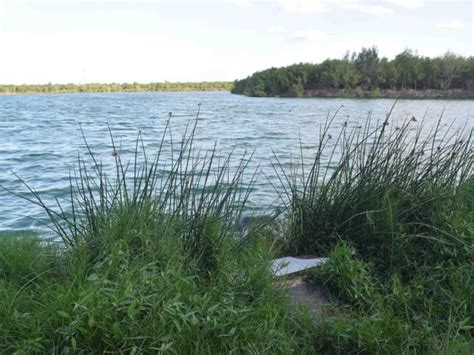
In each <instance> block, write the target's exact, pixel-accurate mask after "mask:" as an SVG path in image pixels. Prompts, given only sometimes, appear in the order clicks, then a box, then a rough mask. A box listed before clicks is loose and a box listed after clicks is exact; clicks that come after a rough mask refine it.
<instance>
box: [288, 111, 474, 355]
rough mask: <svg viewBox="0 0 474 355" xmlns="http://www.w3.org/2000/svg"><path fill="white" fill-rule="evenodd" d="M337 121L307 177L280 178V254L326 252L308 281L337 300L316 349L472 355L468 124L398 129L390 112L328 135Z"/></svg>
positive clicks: (473, 181) (409, 123)
mask: <svg viewBox="0 0 474 355" xmlns="http://www.w3.org/2000/svg"><path fill="white" fill-rule="evenodd" d="M335 117H336V116H334V117H332V119H330V120H328V122H327V123H326V125H325V126H324V127H322V130H321V135H320V137H319V146H318V149H317V153H316V156H315V160H314V163H313V165H312V168H311V170H310V172H309V173H308V174H307V175H306V176H303V179H300V176H301V175H303V174H301V171H300V172H298V174H295V172H292V173H291V172H290V173H286V172H284V173H283V174H282V179H281V180H282V181H283V182H284V183H285V185H286V191H287V194H286V200H287V201H288V202H287V204H288V206H289V211H288V219H289V220H288V231H289V235H288V240H287V244H286V252H287V253H294V254H316V255H325V256H326V255H329V256H330V259H329V262H327V263H326V264H325V265H323V266H322V267H321V268H318V269H317V270H316V271H315V272H314V273H313V275H312V277H311V278H312V280H313V281H314V282H316V283H317V284H319V285H325V286H326V287H327V288H328V289H329V290H330V291H331V293H332V294H333V295H334V298H335V299H334V300H335V302H336V303H337V304H338V305H339V308H337V311H336V312H335V315H333V316H328V317H327V318H325V319H324V320H323V322H322V323H321V324H320V327H319V328H318V329H319V332H320V338H319V339H320V343H319V346H320V347H319V350H320V351H322V352H334V351H335V352H341V353H345V352H362V353H367V352H368V353H404V352H428V353H439V352H440V353H445V352H448V353H449V352H451V353H469V349H471V350H472V345H473V340H472V339H473V329H474V318H473V315H474V302H473V301H472V300H473V298H472V293H473V292H474V268H473V265H474V248H473V246H474V224H473V221H474V218H473V217H474V205H473V201H474V199H473V196H474V195H473V191H474V190H473V188H474V176H473V162H474V154H473V144H472V127H468V126H465V127H464V128H461V129H457V130H455V129H452V128H450V127H448V128H446V126H445V125H444V124H443V121H442V118H440V119H439V121H438V122H437V124H436V125H435V126H434V127H433V128H432V129H428V128H427V126H426V124H425V122H421V123H420V124H419V125H418V123H416V119H415V118H413V117H412V118H408V119H407V120H406V121H404V122H403V123H402V124H400V125H399V126H398V127H397V124H396V123H395V122H392V120H391V118H390V113H389V114H388V115H387V117H386V120H385V121H384V122H373V121H371V120H370V119H369V120H368V121H367V123H366V125H365V127H362V128H353V129H352V128H348V127H343V128H342V129H341V132H340V134H339V135H338V136H337V137H331V136H330V135H329V133H328V131H329V128H330V126H331V125H332V124H333V121H334V119H335ZM330 143H333V145H332V147H331V148H330V149H329V152H328V146H329V144H330ZM328 156H329V161H323V157H328Z"/></svg>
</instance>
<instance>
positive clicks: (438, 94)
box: [303, 89, 474, 100]
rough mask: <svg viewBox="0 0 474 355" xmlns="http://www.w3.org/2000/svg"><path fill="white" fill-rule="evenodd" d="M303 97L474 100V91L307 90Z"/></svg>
mask: <svg viewBox="0 0 474 355" xmlns="http://www.w3.org/2000/svg"><path fill="white" fill-rule="evenodd" d="M303 97H335V98H384V99H416V100H423V99H427V100H429V99H448V100H472V99H474V91H469V90H462V89H449V90H435V89H426V90H414V89H408V90H391V89H382V90H380V89H377V90H372V91H369V90H358V89H339V90H338V89H332V90H305V92H304V94H303Z"/></svg>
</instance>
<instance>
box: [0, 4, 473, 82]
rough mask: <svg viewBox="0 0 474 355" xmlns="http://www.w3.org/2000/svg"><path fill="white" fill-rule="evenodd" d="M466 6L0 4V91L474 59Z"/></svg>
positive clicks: (470, 8)
mask: <svg viewBox="0 0 474 355" xmlns="http://www.w3.org/2000/svg"><path fill="white" fill-rule="evenodd" d="M473 11H474V6H473V1H472V0H464V1H459V0H450V1H449V0H445V1H437V0H425V1H423V0H407V1H406V0H386V1H384V0H380V1H376V0H372V1H370V0H354V1H349V0H214V1H212V0H208V1H197V0H196V1H191V0H187V1H185V0H173V1H165V0H163V1H160V0H154V1H152V0H149V1H109V0H94V1H69V0H61V1H23V0H0V83H2V84H6V83H12V84H22V83H32V84H33V83H48V82H53V83H68V82H74V83H82V82H84V81H85V82H134V81H137V82H151V81H165V80H167V81H205V80H208V81H214V80H234V79H237V78H242V77H245V76H247V75H249V74H251V73H252V72H254V71H256V70H261V69H265V68H268V67H272V66H283V65H288V64H293V63H295V62H320V61H322V60H324V59H326V58H328V57H330V58H341V57H342V56H343V55H344V53H345V52H346V51H347V50H350V51H358V50H360V49H361V48H362V47H364V46H365V47H368V46H372V45H376V46H377V47H378V49H379V53H380V55H381V56H387V57H389V58H392V57H394V56H395V55H396V54H398V53H399V52H401V51H403V50H404V49H405V48H407V47H408V48H411V49H414V50H418V53H419V54H421V55H427V56H437V55H441V54H443V53H444V52H446V51H447V50H451V51H454V52H456V53H458V54H462V55H465V56H469V55H473V49H474V44H473V42H474V33H473V32H474V29H473V16H474V14H473Z"/></svg>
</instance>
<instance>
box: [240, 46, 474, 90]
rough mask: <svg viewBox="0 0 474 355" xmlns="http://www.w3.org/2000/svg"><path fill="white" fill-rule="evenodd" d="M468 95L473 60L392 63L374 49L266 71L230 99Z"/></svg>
mask: <svg viewBox="0 0 474 355" xmlns="http://www.w3.org/2000/svg"><path fill="white" fill-rule="evenodd" d="M409 89H412V90H429V89H434V90H450V89H461V90H466V91H471V92H472V91H473V90H474V57H472V56H471V57H468V58H465V57H462V56H458V55H456V54H454V53H451V52H447V53H446V54H445V55H443V56H441V57H435V58H429V57H423V56H420V55H418V54H417V53H416V52H414V51H412V50H409V49H406V50H405V51H403V52H402V53H400V54H398V55H397V56H396V57H395V58H394V59H393V60H388V59H387V58H380V57H379V54H378V51H377V48H376V47H372V48H363V49H362V50H361V51H360V52H359V53H353V54H352V55H351V54H350V53H347V54H346V55H345V56H344V58H343V59H327V60H325V61H324V62H322V63H320V64H309V63H300V64H294V65H290V66H288V67H283V68H271V69H267V70H264V71H260V72H257V73H254V74H252V75H251V76H249V77H247V78H246V79H243V80H237V81H235V82H234V87H233V89H232V93H234V94H243V95H247V96H291V97H299V96H303V95H305V93H306V92H308V91H311V90H339V91H344V90H349V91H351V90H352V91H354V92H356V93H357V92H358V91H360V92H361V96H362V94H363V93H367V92H368V93H369V94H372V95H371V96H378V95H379V93H380V90H399V91H403V90H409Z"/></svg>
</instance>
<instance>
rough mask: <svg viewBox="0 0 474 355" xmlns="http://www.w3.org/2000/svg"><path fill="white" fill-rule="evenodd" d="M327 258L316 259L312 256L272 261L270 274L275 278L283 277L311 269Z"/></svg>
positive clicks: (288, 257)
mask: <svg viewBox="0 0 474 355" xmlns="http://www.w3.org/2000/svg"><path fill="white" fill-rule="evenodd" d="M326 260H327V258H316V257H313V256H299V257H291V256H287V257H284V258H279V259H275V260H273V263H272V272H273V274H274V275H275V276H277V277H279V276H285V275H290V274H295V273H297V272H300V271H303V270H308V269H312V268H314V267H316V266H318V265H321V264H322V263H324V262H326Z"/></svg>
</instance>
